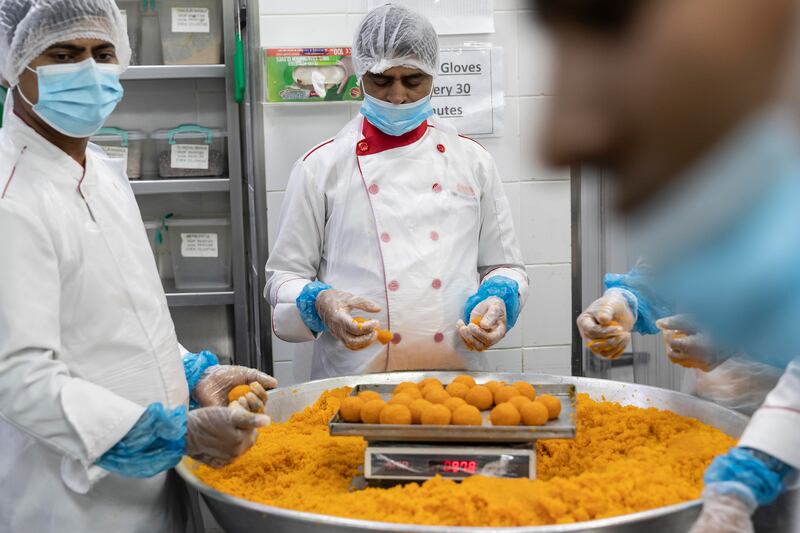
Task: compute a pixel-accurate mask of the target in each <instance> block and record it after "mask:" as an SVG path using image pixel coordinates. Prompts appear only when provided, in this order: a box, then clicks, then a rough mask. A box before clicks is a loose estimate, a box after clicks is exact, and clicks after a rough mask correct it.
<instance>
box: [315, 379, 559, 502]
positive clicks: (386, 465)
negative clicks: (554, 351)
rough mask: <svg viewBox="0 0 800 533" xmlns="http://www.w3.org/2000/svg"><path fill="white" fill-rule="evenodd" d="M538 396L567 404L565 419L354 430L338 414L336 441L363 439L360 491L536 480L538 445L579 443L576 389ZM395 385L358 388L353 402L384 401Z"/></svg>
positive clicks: (545, 388)
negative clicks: (370, 395) (433, 482)
mask: <svg viewBox="0 0 800 533" xmlns="http://www.w3.org/2000/svg"><path fill="white" fill-rule="evenodd" d="M532 385H533V386H534V387H535V388H536V393H537V394H549V395H552V396H555V397H556V398H558V399H559V400H560V401H561V414H560V415H559V417H558V419H556V420H551V421H549V422H547V423H546V424H545V425H543V426H492V425H491V423H490V422H489V411H484V412H483V413H482V415H483V419H484V420H483V425H482V426H423V425H385V424H354V423H347V422H343V421H342V420H341V419H340V418H339V415H338V414H337V415H336V416H335V417H334V418H333V420H331V422H330V426H329V428H330V434H331V435H332V436H353V437H362V438H364V439H365V440H366V441H367V449H366V451H365V453H364V481H365V483H363V482H360V480H356V481H355V482H354V485H355V487H356V488H358V487H361V486H364V485H370V486H375V485H378V486H387V485H393V484H397V483H408V482H414V481H425V480H427V479H430V478H432V477H434V476H437V475H439V476H441V477H445V478H448V479H454V480H462V479H465V478H468V477H470V476H474V475H481V476H489V477H506V478H530V479H535V478H536V441H537V440H541V439H572V438H575V386H574V385H570V384H539V385H537V384H535V383H532ZM394 387H395V385H394V384H388V385H358V386H356V387H355V388H354V389H353V391H352V392H351V395H352V396H355V395H358V393H360V392H362V391H365V390H371V391H375V392H377V393H379V394H380V395H381V397H383V399H384V400H387V401H388V399H389V398H391V396H392V391H393V390H394Z"/></svg>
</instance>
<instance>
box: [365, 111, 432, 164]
mask: <svg viewBox="0 0 800 533" xmlns="http://www.w3.org/2000/svg"><path fill="white" fill-rule="evenodd" d="M426 131H428V121H427V120H426V121H424V122H422V123H421V124H420V125H419V126H417V127H416V128H415V129H413V130H411V131H409V132H408V133H404V134H403V135H400V136H398V137H395V136H394V135H388V134H386V133H384V132H382V131H381V130H379V129H378V128H376V127H375V126H373V125H372V124H371V123H370V121H369V120H367V119H364V126H363V127H362V129H361V133H362V134H363V135H364V138H363V139H362V140H360V141H359V142H358V143H357V144H356V154H358V155H372V154H378V153H380V152H385V151H386V150H392V149H394V148H400V147H401V146H408V145H410V144H414V143H415V142H417V141H418V140H420V139H421V138H422V136H423V135H425V132H426Z"/></svg>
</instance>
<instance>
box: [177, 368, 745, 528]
mask: <svg viewBox="0 0 800 533" xmlns="http://www.w3.org/2000/svg"><path fill="white" fill-rule="evenodd" d="M463 373H467V374H469V375H472V376H475V377H486V378H489V379H495V378H500V379H502V378H503V377H508V378H509V379H518V378H519V377H520V376H524V377H525V379H527V380H530V381H531V382H533V383H536V382H537V379H538V382H539V383H574V384H575V385H576V386H579V385H582V384H583V385H595V386H597V387H598V388H604V387H608V386H609V385H611V384H617V385H621V386H625V387H635V388H636V390H637V391H641V392H643V393H646V392H648V391H649V392H651V393H653V394H656V395H657V394H663V393H664V392H665V389H660V388H658V387H650V386H647V385H638V384H633V383H622V382H613V381H609V380H603V379H595V378H583V377H572V376H551V375H546V374H520V373H498V372H441V371H431V372H421V371H415V372H393V373H384V374H369V375H364V376H342V377H338V378H327V379H321V380H315V381H310V382H307V383H303V384H301V385H296V386H290V387H285V388H282V389H275V390H272V391H269V394H270V395H275V394H278V393H279V392H281V391H285V390H287V389H288V390H290V391H291V390H292V389H297V388H299V387H303V388H310V387H312V386H315V385H324V384H326V383H330V387H328V388H337V387H341V386H343V385H341V384H336V383H334V382H343V381H359V382H370V383H373V382H375V380H376V379H381V380H383V381H385V382H391V383H400V382H401V381H413V380H414V378H415V377H417V375H418V374H424V375H426V376H433V377H439V376H444V377H447V376H455V375H458V374H463ZM386 378H390V379H386ZM323 388H324V387H323ZM581 392H584V391H581V390H578V393H581ZM666 392H668V393H669V394H670V395H676V396H678V397H685V398H687V399H689V400H691V401H692V403H700V404H708V405H711V406H714V408H716V409H722V410H724V411H728V412H729V414H731V415H732V416H733V417H734V418H738V419H740V422H741V423H742V425H744V424H745V423H746V422H747V420H748V417H746V416H745V415H742V414H739V413H736V412H733V411H730V410H727V409H724V408H723V407H720V406H719V405H716V404H713V403H711V402H707V401H705V400H701V399H699V398H696V397H694V396H690V395H688V394H684V393H680V392H675V391H666ZM176 471H177V472H178V474H179V475H180V476H181V477H182V478H183V479H184V481H186V482H187V483H189V484H190V485H191V486H192V487H194V488H195V489H196V490H198V491H200V492H201V493H202V494H204V495H205V496H206V497H210V498H214V499H216V500H220V501H222V502H224V503H227V504H231V505H236V506H239V507H245V508H247V509H250V510H252V511H257V512H261V513H265V514H270V515H276V516H282V517H285V518H289V519H293V520H301V521H307V522H317V523H319V522H324V523H326V524H330V525H331V526H345V527H351V528H359V529H364V530H367V531H369V530H379V531H414V532H416V531H418V532H429V533H438V532H446V531H453V530H454V529H456V530H458V531H464V532H470V531H497V530H502V531H504V532H505V531H507V532H509V533H516V532H520V533H521V532H526V533H533V532H536V531H547V532H552V533H562V532H575V531H584V530H586V529H590V528H601V527H604V526H614V525H624V524H629V523H635V522H639V521H643V520H647V519H652V518H657V517H659V516H664V515H668V514H671V513H675V512H679V511H684V510H688V509H692V508H694V507H698V506H700V505H701V503H702V500H700V499H696V500H690V501H686V502H683V503H679V504H675V505H668V506H665V507H659V508H657V509H650V510H648V511H641V512H638V513H629V514H624V515H617V516H613V517H609V518H602V519H597V520H589V521H585V522H576V523H574V524H549V525H544V526H518V527H472V526H433V525H412V524H401V523H394V522H380V521H373V520H359V519H353V518H343V517H338V516H333V515H323V514H317V513H309V512H305V511H294V510H291V509H284V508H281V507H274V506H271V505H266V504H261V503H256V502H252V501H249V500H245V499H242V498H237V497H235V496H231V495H230V494H225V493H223V492H220V491H218V490H216V489H213V488H211V487H210V486H208V485H206V484H205V483H203V482H201V481H200V480H199V479H198V478H197V477H196V476H195V475H194V474H193V473H192V472H191V471H190V470H189V469H188V468H187V467H186V466H185V465H184V464H183V463H181V464H179V465H178V466H177V467H176Z"/></svg>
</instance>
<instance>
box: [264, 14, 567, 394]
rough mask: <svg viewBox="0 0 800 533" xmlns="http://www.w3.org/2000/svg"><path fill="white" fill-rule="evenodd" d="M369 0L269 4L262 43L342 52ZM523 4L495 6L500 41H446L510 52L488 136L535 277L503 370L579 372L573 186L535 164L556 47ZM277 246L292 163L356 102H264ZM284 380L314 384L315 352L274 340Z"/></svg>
mask: <svg viewBox="0 0 800 533" xmlns="http://www.w3.org/2000/svg"><path fill="white" fill-rule="evenodd" d="M366 4H367V2H366V0H293V1H292V2H276V1H273V0H261V3H260V10H261V11H260V16H261V21H260V22H261V45H262V46H264V47H279V46H337V45H347V44H349V43H350V42H351V41H352V36H353V32H354V31H355V28H356V26H357V25H358V22H359V21H360V20H361V18H362V17H363V15H364V14H365V13H366ZM526 5H527V2H525V1H524V0H495V2H494V6H495V27H496V32H495V33H494V34H493V35H469V36H446V37H442V39H441V41H442V44H443V45H457V44H461V43H463V42H465V41H480V42H491V43H494V44H495V45H497V46H502V47H503V49H504V55H503V61H504V66H505V93H506V109H505V121H506V122H505V133H504V135H503V136H502V137H496V138H484V139H481V140H480V141H481V144H483V145H484V146H485V147H486V148H487V149H488V150H489V151H490V152H491V153H492V155H493V156H494V157H495V159H496V161H497V165H498V168H499V169H500V173H501V175H502V177H503V181H504V182H505V186H506V193H507V195H508V197H509V200H510V203H511V209H512V212H513V216H514V222H515V225H516V228H517V234H518V236H519V239H520V243H521V246H522V251H523V256H524V258H525V263H526V265H527V269H528V274H529V275H530V277H531V292H530V296H529V298H528V304H527V306H526V309H525V310H524V312H523V316H521V317H520V319H519V321H518V323H517V326H516V328H514V329H513V330H512V331H511V332H510V333H509V335H508V336H507V337H506V338H505V339H504V340H503V341H502V343H500V344H499V345H498V346H497V349H495V350H492V352H491V357H490V361H491V363H490V364H491V365H492V367H493V368H494V369H496V370H500V371H517V372H519V371H523V370H524V371H526V372H547V373H554V374H567V375H568V374H569V373H570V343H571V329H570V328H571V318H570V301H571V296H570V286H571V267H570V260H571V253H570V220H571V217H570V185H569V179H568V178H569V174H568V172H567V171H566V170H562V171H553V170H549V169H546V168H544V167H543V166H542V165H541V164H540V163H539V162H538V161H537V160H536V155H535V154H536V150H535V143H536V142H537V127H538V124H539V121H540V120H541V117H542V116H543V111H544V109H545V106H546V105H547V98H548V96H547V95H548V84H549V83H548V71H549V68H550V65H549V61H550V58H549V50H548V48H547V42H546V39H545V38H544V35H543V34H542V32H541V30H540V29H539V28H537V27H536V25H535V23H534V20H533V16H532V14H531V13H530V12H529V11H526V10H525V9H524V7H525V6H526ZM263 112H264V119H265V124H266V131H265V132H264V133H265V140H266V172H267V189H268V192H267V205H268V209H269V213H268V222H269V225H270V228H269V229H270V232H269V236H270V241H272V238H273V237H274V231H275V228H276V226H277V221H278V216H279V213H280V204H281V202H282V200H283V196H284V193H283V191H284V190H285V188H286V182H287V180H288V177H289V172H290V170H291V167H292V164H293V163H294V161H295V160H297V158H298V157H300V156H301V155H302V154H303V153H304V152H305V151H306V150H308V149H309V148H311V147H313V146H315V145H316V144H317V143H319V142H320V141H322V140H325V139H327V138H329V137H331V136H333V135H334V134H335V133H336V132H337V131H338V130H339V129H340V128H341V127H342V126H343V125H344V124H345V123H346V122H347V121H348V120H349V119H350V118H351V117H353V116H355V114H356V113H357V112H358V107H357V104H332V105H313V104H312V105H307V106H298V105H294V106H275V105H269V104H264V106H263ZM273 357H274V360H275V373H276V375H277V377H278V379H279V380H281V382H282V383H283V384H290V383H294V382H298V381H303V380H305V379H308V376H309V372H310V346H308V345H292V344H288V343H285V342H282V341H279V340H277V339H276V340H274V341H273Z"/></svg>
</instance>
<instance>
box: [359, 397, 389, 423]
mask: <svg viewBox="0 0 800 533" xmlns="http://www.w3.org/2000/svg"><path fill="white" fill-rule="evenodd" d="M384 407H386V402H384V401H383V400H369V401H368V402H366V403H365V404H364V406H363V407H362V408H361V421H362V422H364V423H365V424H377V423H379V422H380V420H381V411H383V408H384Z"/></svg>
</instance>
